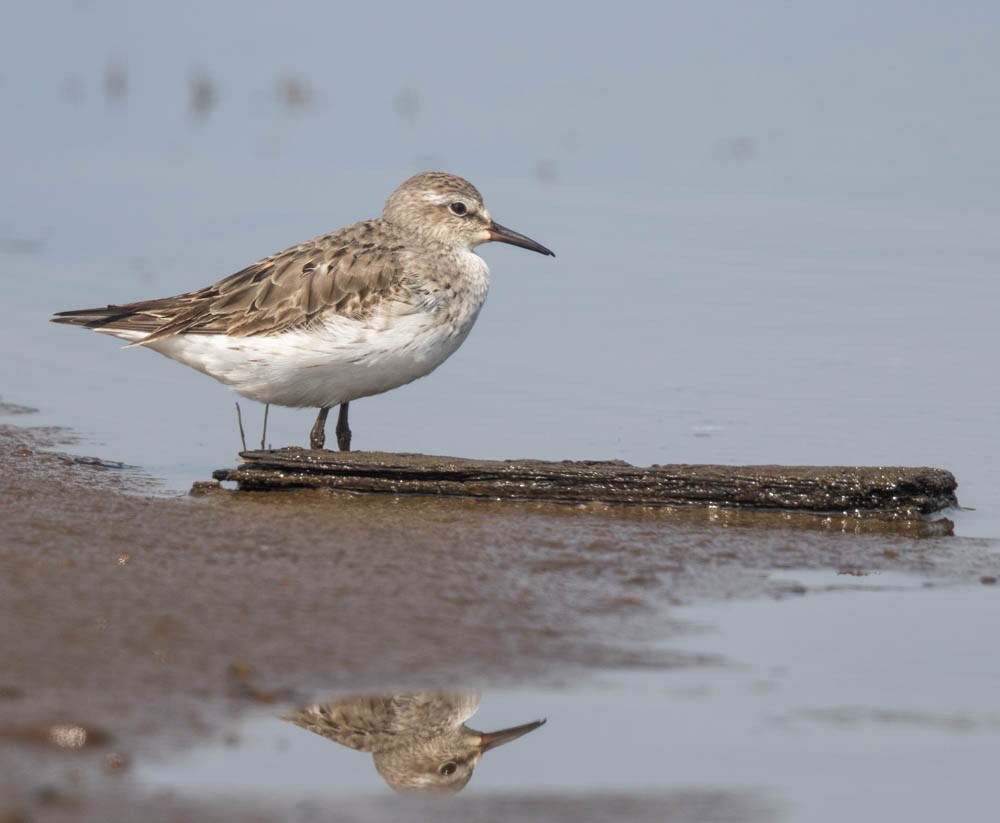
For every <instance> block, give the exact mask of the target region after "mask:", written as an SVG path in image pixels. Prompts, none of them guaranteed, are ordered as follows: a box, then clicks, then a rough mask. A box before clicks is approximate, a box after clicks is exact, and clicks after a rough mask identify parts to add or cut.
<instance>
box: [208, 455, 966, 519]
mask: <svg viewBox="0 0 1000 823" xmlns="http://www.w3.org/2000/svg"><path fill="white" fill-rule="evenodd" d="M240 457H241V458H242V464H241V465H240V467H239V468H236V469H220V470H218V471H216V472H214V474H213V477H214V478H215V479H216V480H226V481H235V482H236V483H238V485H239V488H240V489H241V490H247V491H251V490H252V491H260V490H275V489H287V488H325V489H338V490H341V491H348V492H370V493H380V492H381V493H387V494H416V495H451V496H460V497H479V498H491V499H497V498H501V499H511V500H535V501H556V502H563V503H588V502H603V503H623V504H631V505H646V506H692V505H693V506H730V507H744V508H758V509H782V510H797V511H809V512H818V513H838V514H839V513H845V512H862V513H872V514H882V515H883V516H889V517H919V516H920V515H924V514H929V513H932V512H936V511H940V510H941V509H945V508H948V507H949V506H955V505H957V500H956V497H955V489H956V486H957V484H956V482H955V477H954V475H952V474H951V472H948V471H945V470H944V469H934V468H927V467H922V468H906V467H877V468H875V467H855V466H832V467H824V466H708V465H671V466H649V467H646V468H643V467H638V466H632V465H630V464H628V463H624V462H621V461H563V462H549V461H541V460H469V459H464V458H458V457H433V456H428V455H422V454H387V453H383V452H346V453H345V452H332V451H310V450H307V449H297V448H286V449H278V450H274V451H249V452H243V453H242V454H241V455H240Z"/></svg>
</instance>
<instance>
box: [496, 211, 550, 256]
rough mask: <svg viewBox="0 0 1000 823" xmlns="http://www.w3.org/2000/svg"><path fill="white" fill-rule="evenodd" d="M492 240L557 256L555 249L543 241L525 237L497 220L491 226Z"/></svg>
mask: <svg viewBox="0 0 1000 823" xmlns="http://www.w3.org/2000/svg"><path fill="white" fill-rule="evenodd" d="M489 232H490V240H499V241H500V242H501V243H510V244H511V245H512V246H520V247H521V248H522V249H531V250H532V251H537V252H538V253H539V254H547V255H549V256H550V257H555V256H556V254H555V252H554V251H551V250H550V249H547V248H545V246H543V245H542V244H541V243H536V242H535V241H534V240H532V239H531V238H530V237H525V236H524V235H523V234H521V233H520V232H516V231H514V230H513V229H508V228H507V227H506V226H501V225H500V224H499V223H497V222H496V221H495V220H494V221H493V224H492V225H491V226H490V229H489Z"/></svg>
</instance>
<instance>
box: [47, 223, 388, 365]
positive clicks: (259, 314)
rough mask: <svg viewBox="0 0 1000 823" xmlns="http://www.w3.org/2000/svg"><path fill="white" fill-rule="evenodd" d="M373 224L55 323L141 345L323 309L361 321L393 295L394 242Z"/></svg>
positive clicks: (261, 326)
mask: <svg viewBox="0 0 1000 823" xmlns="http://www.w3.org/2000/svg"><path fill="white" fill-rule="evenodd" d="M386 234H387V233H386V232H385V230H384V229H383V228H382V225H381V224H380V223H379V221H374V220H373V221H367V222H364V223H357V224H355V225H353V226H350V227H348V228H346V229H341V230H340V231H337V232H334V233H332V234H325V235H322V236H320V237H317V238H315V239H313V240H310V241H308V242H307V243H302V244H300V245H298V246H293V247H291V248H289V249H285V250H284V251H282V252H279V253H278V254H275V255H272V256H270V257H267V258H265V259H264V260H261V261H260V262H258V263H254V264H253V265H252V266H249V267H247V268H245V269H243V270H242V271H238V272H236V273H235V274H232V275H230V276H229V277H226V278H224V279H222V280H220V281H219V282H218V283H215V284H214V285H211V286H206V287H205V288H203V289H198V290H197V291H193V292H188V293H186V294H180V295H176V296H174V297H164V298H160V299H157V300H144V301H140V302H138V303H129V304H126V305H122V306H106V307H104V308H99V309H79V310H75V311H67V312H59V313H58V314H57V315H56V316H55V317H53V318H52V319H53V321H54V322H56V323H70V324H74V325H79V326H86V327H88V328H92V329H107V330H108V331H115V330H122V331H139V332H145V333H146V335H147V336H146V337H144V338H142V339H141V340H139V341H137V342H138V343H139V344H140V345H141V344H143V343H151V342H153V341H155V340H160V339H162V338H164V337H170V336H171V335H175V334H182V333H183V334H228V335H232V336H234V337H243V336H249V335H270V334H277V333H279V332H282V331H287V330H290V329H294V328H302V327H306V326H308V325H310V324H311V323H312V322H313V321H314V320H315V319H316V318H317V316H318V315H319V314H320V313H321V312H327V311H332V312H335V313H337V314H342V315H344V316H348V317H353V318H358V319H362V318H364V317H366V316H367V315H369V314H370V313H371V312H372V311H373V310H374V309H375V307H376V306H377V305H378V304H379V303H381V302H382V301H383V300H386V299H392V298H393V297H395V296H396V293H397V291H398V290H399V289H400V287H401V285H402V280H403V271H402V264H401V261H400V255H399V251H400V248H401V247H400V245H399V244H398V243H393V242H392V238H391V237H387V236H386Z"/></svg>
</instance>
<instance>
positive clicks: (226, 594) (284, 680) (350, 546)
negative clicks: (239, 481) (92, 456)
mask: <svg viewBox="0 0 1000 823" xmlns="http://www.w3.org/2000/svg"><path fill="white" fill-rule="evenodd" d="M60 437H61V434H60V433H59V432H53V431H40V430H28V429H20V428H13V427H0V648H2V657H3V667H2V669H0V821H5V823H6V822H7V821H15V820H35V819H41V818H42V817H46V818H48V817H49V816H50V815H52V814H56V813H58V814H60V815H61V817H60V818H59V819H67V820H82V819H88V820H89V819H94V820H98V819H100V820H119V819H121V820H126V819H139V818H140V817H141V818H142V819H144V820H160V819H180V818H181V817H187V816H193V817H196V818H198V819H204V820H216V819H218V820H236V819H239V820H250V819H261V820H266V819H314V818H310V817H309V816H308V815H306V816H303V815H304V813H302V812H301V810H297V809H296V808H293V805H292V804H290V803H289V802H288V801H285V805H282V802H280V801H274V805H273V806H266V807H262V806H260V805H258V804H255V805H254V807H253V808H249V807H248V806H240V805H239V804H235V805H234V804H217V803H216V804H214V805H213V804H211V803H209V802H208V801H197V800H195V799H193V798H184V797H164V796H150V795H148V794H145V793H144V791H143V789H142V787H140V786H137V785H135V784H134V782H133V781H132V780H131V779H130V764H132V763H134V762H135V761H136V760H137V759H140V758H141V759H144V760H147V761H148V760H149V759H155V758H156V757H157V756H159V755H161V754H162V753H163V752H165V751H167V750H170V749H174V750H176V747H178V746H189V745H194V744H197V743H199V742H205V741H210V740H218V739H220V738H221V736H222V735H223V733H224V731H225V730H226V728H227V726H230V725H231V724H232V722H233V721H234V720H235V719H237V718H239V717H240V716H241V715H242V714H244V713H245V712H247V711H248V710H249V709H251V708H256V709H259V708H260V707H261V706H262V705H272V704H273V705H274V706H275V707H276V709H275V711H276V712H277V711H278V708H277V707H279V706H280V705H282V704H286V703H288V704H290V703H294V702H296V701H299V700H302V699H305V700H310V699H313V698H314V697H315V696H316V695H324V696H326V695H329V694H332V693H335V692H337V691H360V690H384V689H389V688H393V687H395V686H402V687H412V686H414V685H419V686H428V687H433V686H440V687H446V688H453V687H455V686H457V685H471V686H473V687H475V686H482V685H484V684H501V685H502V684H507V685H513V684H518V683H529V682H530V683H535V684H538V683H541V684H545V685H550V686H552V687H553V688H558V687H559V686H560V684H565V683H569V682H572V681H573V680H574V679H577V678H580V677H586V676H587V675H588V673H591V672H594V671H597V670H601V669H608V668H615V667H675V666H712V665H716V664H718V662H719V661H717V660H715V659H714V658H712V657H710V656H708V655H699V654H692V653H669V652H664V651H662V650H661V649H662V642H660V644H659V646H658V648H654V647H653V645H652V644H651V643H650V642H649V641H654V640H655V641H664V640H667V641H669V639H670V637H671V636H675V635H677V636H680V635H682V634H683V633H684V631H685V627H684V626H683V625H682V624H679V623H677V622H676V621H671V619H670V616H669V613H668V612H667V609H668V608H669V607H670V606H671V605H674V604H683V603H692V602H696V601H699V600H702V599H706V598H726V597H761V596H765V597H775V598H782V597H786V596H792V595H795V594H797V590H796V589H795V588H794V586H790V585H789V584H788V583H781V582H777V581H772V580H769V578H768V574H767V572H770V571H773V570H780V569H805V568H821V569H836V570H840V571H844V572H848V573H866V572H870V571H875V570H882V569H892V570H898V571H919V572H920V573H922V574H937V575H942V576H947V577H950V578H954V579H968V580H970V581H972V580H979V579H980V578H986V577H988V576H993V577H994V578H995V576H996V575H997V573H998V571H1000V557H997V556H996V555H995V554H990V552H989V551H987V550H986V548H985V543H983V542H979V541H974V540H962V539H957V538H949V537H943V536H931V537H925V538H924V539H918V538H919V537H920V536H921V535H926V534H928V530H927V529H926V528H924V527H921V528H916V529H914V528H909V527H907V526H905V525H902V526H900V525H898V524H897V525H895V526H894V525H893V524H882V527H879V528H878V529H873V527H872V525H871V524H870V523H869V522H867V521H864V520H856V519H851V518H818V517H811V516H805V515H786V514H774V513H772V514H767V515H763V517H764V519H763V520H761V519H759V518H760V517H762V515H758V514H757V513H755V512H738V511H725V510H704V511H700V512H688V513H686V514H685V513H678V512H666V511H663V510H656V509H645V508H621V507H614V508H612V507H607V506H599V505H591V506H566V505H563V506H556V505H549V504H533V503H510V502H505V503H502V504H500V503H491V502H488V501H468V500H462V499H455V498H447V499H434V498H426V497H393V496H389V495H379V496H352V495H347V494H336V495H334V494H332V493H330V492H315V491H289V492H287V493H283V494H281V495H259V494H252V493H243V492H227V491H221V490H220V491H216V492H213V493H211V494H206V495H200V496H191V497H183V498H167V497H163V496H159V497H157V496H143V495H144V494H147V495H148V493H149V492H150V491H151V490H152V489H153V488H154V486H155V484H153V483H152V482H151V481H149V480H148V479H144V478H142V476H141V475H138V474H136V473H135V472H131V471H129V470H128V469H127V468H122V467H117V466H116V464H110V463H105V462H103V461H100V460H94V461H89V462H88V461H86V460H81V459H79V458H74V457H70V456H66V455H61V454H58V453H54V452H52V451H49V449H50V448H52V447H53V446H54V445H55V444H56V443H57V442H58V440H59V438H60ZM760 525H767V526H769V528H766V529H764V528H757V527H758V526H760ZM932 531H933V530H932ZM60 741H62V742H60ZM66 741H69V742H68V743H67V742H66ZM74 741H75V742H74ZM477 800H479V801H480V802H486V803H487V805H489V804H490V803H492V804H493V806H490V808H494V809H495V811H496V814H499V815H501V816H504V815H508V814H509V815H511V816H518V815H520V814H521V813H522V812H523V813H525V814H528V813H530V814H532V815H533V816H535V817H536V818H538V819H553V820H555V819H562V816H563V815H564V814H565V812H566V810H565V809H562V806H565V805H566V804H567V803H568V804H569V805H570V806H573V805H574V804H575V803H576V801H568V800H567V801H563V800H559V799H558V798H553V799H551V801H550V802H549V804H548V805H547V806H546V805H545V803H541V807H540V808H542V811H540V812H537V813H536V811H535V810H534V808H535V807H534V806H533V804H535V803H536V801H535V800H532V799H531V798H530V797H529V798H493V799H491V800H488V801H482V800H481V798H477ZM467 802H468V799H462V800H461V801H460V802H459V803H458V804H456V805H449V806H448V807H447V808H448V809H450V811H448V812H447V813H445V812H442V819H444V818H447V819H452V817H453V816H454V819H461V818H462V814H465V813H468V812H469V807H468V806H467V805H462V804H463V803H466V804H467ZM616 802H618V801H616V800H615V798H611V797H608V796H602V797H599V798H594V799H593V800H588V801H587V802H586V803H583V806H585V807H586V808H587V809H588V810H589V814H590V817H589V818H587V817H581V818H579V819H601V817H602V816H601V814H600V810H601V809H602V808H611V807H614V806H615V803H616ZM621 802H626V801H624V800H623V801H621ZM627 802H628V803H631V804H633V805H634V812H635V817H634V819H638V820H642V819H647V817H648V819H693V820H698V819H727V820H729V819H732V820H751V819H753V820H756V819H771V818H770V812H767V811H762V809H763V808H764V807H765V806H766V805H767V804H766V803H764V801H763V800H762V799H761V798H760V797H757V796H756V795H749V796H748V795H745V794H743V793H727V792H719V793H712V792H707V793H704V794H703V795H698V796H697V797H693V799H692V797H690V796H688V795H684V794H683V793H666V794H664V796H662V797H654V798H646V799H643V798H631V799H628V800H627ZM395 803H396V801H395V800H393V799H391V798H387V799H386V800H385V803H381V802H378V803H372V804H368V805H369V806H371V809H372V810H371V811H370V812H367V811H364V810H359V811H357V814H356V815H355V816H352V817H350V818H346V817H345V818H343V819H380V818H384V817H385V816H386V815H388V814H391V815H392V816H394V817H395V818H399V819H407V815H408V814H410V812H406V811H404V810H403V807H397V806H396V805H392V804H395ZM644 803H646V804H647V805H643V804H644ZM386 804H389V805H386ZM607 804H611V806H608V805H607ZM691 804H693V805H691ZM762 804H763V805H762ZM619 805H620V803H619ZM390 806H391V811H389V809H390ZM365 808H367V806H366V807H365ZM674 808H676V809H677V812H676V814H677V816H676V817H674V816H672V813H671V811H670V810H671V809H674ZM697 808H700V809H702V810H703V811H704V814H703V815H701V816H699V814H698V813H696V810H697ZM463 809H465V812H463V811H462V810H463ZM502 809H506V810H507V811H501V810H502ZM693 809H694V810H695V811H692V810H693ZM519 810H520V811H519ZM480 811H482V809H480ZM416 814H419V812H416ZM456 815H457V816H456ZM574 816H575V812H574ZM320 817H321V818H322V817H323V816H322V815H320ZM605 819H606V817H605Z"/></svg>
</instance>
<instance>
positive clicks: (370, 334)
mask: <svg viewBox="0 0 1000 823" xmlns="http://www.w3.org/2000/svg"><path fill="white" fill-rule="evenodd" d="M490 241H497V242H501V243H509V244H511V245H514V246H520V247H522V248H525V249H530V250H531V251H534V252H538V253H539V254H544V255H549V256H552V257H555V254H554V253H553V252H552V251H551V250H550V249H548V248H546V247H545V246H543V245H542V244H541V243H538V242H536V241H535V240H532V239H531V238H530V237H527V236H525V235H523V234H520V233H518V232H516V231H514V230H512V229H509V228H507V227H505V226H502V225H500V224H499V223H497V222H496V221H495V220H494V219H493V217H492V215H491V214H490V212H489V210H488V209H487V208H486V206H485V205H484V203H483V197H482V195H481V194H480V193H479V190H478V189H477V188H476V187H475V186H474V185H472V183H470V182H469V181H468V180H465V179H463V178H461V177H458V176H456V175H454V174H449V173H446V172H439V171H430V172H421V173H419V174H415V175H413V176H412V177H410V178H409V179H408V180H406V181H405V182H403V183H402V184H401V185H400V186H399V187H398V188H397V189H396V190H395V191H394V192H393V193H392V194H391V195H390V196H389V198H388V200H386V202H385V207H384V208H383V210H382V216H381V217H379V218H375V219H370V220H362V221H361V222H358V223H355V224H353V225H351V226H347V227H346V228H342V229H339V230H337V231H333V232H330V233H327V234H322V235H320V236H318V237H315V238H313V239H312V240H308V241H306V242H304V243H299V244H298V245H295V246H291V247H289V248H287V249H285V250H284V251H280V252H278V253H276V254H273V255H271V256H270V257H265V258H264V259H263V260H260V261H258V262H257V263H254V264H253V265H251V266H248V267H246V268H244V269H241V270H240V271H237V272H236V273H235V274H231V275H229V276H228V277H224V278H223V279H222V280H219V281H218V282H216V283H214V284H212V285H211V286H206V287H204V288H201V289H197V290H195V291H191V292H185V293H183V294H178V295H174V296H172V297H162V298H157V299H153V300H140V301H138V302H135V303H125V304H122V305H113V304H112V305H107V306H104V307H103V308H94V309H75V310H71V311H61V312H57V313H56V314H55V315H54V316H53V317H52V318H51V319H52V321H53V322H55V323H66V324H70V325H74V326H82V327H84V328H88V329H93V330H94V331H98V332H102V333H105V334H110V335H113V336H115V337H118V338H121V339H123V340H126V341H128V345H127V346H126V348H129V347H135V346H142V347H145V348H148V349H152V350H154V351H156V352H159V353H160V354H163V355H166V356H167V357H169V358H171V359H173V360H177V361H179V362H181V363H183V364H185V365H187V366H191V367H192V368H195V369H197V370H198V371H200V372H203V373H205V374H207V375H209V376H210V377H214V378H215V379H216V380H218V381H220V382H221V383H224V384H226V385H228V386H230V387H231V388H232V389H233V390H234V391H235V392H236V393H237V394H239V395H241V396H243V397H246V398H249V399H251V400H257V401H259V402H261V403H266V404H275V405H279V406H291V407H298V408H317V409H319V413H318V415H317V417H316V422H315V423H314V425H313V427H312V429H311V430H310V433H309V446H310V448H311V449H322V448H324V446H325V444H326V419H327V414H328V413H329V411H330V409H331V408H333V407H334V406H339V413H338V419H337V426H336V436H337V445H338V448H339V449H340V450H341V451H350V448H351V429H350V425H349V421H348V410H349V404H350V403H351V402H352V401H354V400H357V399H359V398H362V397H369V396H371V395H375V394H381V393H382V392H386V391H389V390H390V389H394V388H397V387H398V386H402V385H405V384H407V383H410V382H412V381H413V380H416V379H417V378H420V377H424V376H425V375H427V374H430V373H431V372H432V371H434V369H436V368H437V367H438V366H440V365H441V364H442V363H443V362H444V361H445V360H447V359H448V357H450V356H451V355H452V354H454V353H455V351H456V350H457V349H458V347H459V346H460V345H461V344H462V343H463V342H464V341H465V338H466V337H467V336H468V334H469V331H470V330H471V329H472V326H473V324H474V323H475V322H476V318H477V317H478V315H479V311H480V309H481V308H482V306H483V303H484V301H485V300H486V293H487V290H488V288H489V278H490V272H489V268H488V267H487V265H486V263H485V261H484V260H483V259H482V258H481V257H480V256H479V255H478V254H476V252H475V251H474V249H475V248H476V247H477V246H479V245H481V244H483V243H488V242H490Z"/></svg>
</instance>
